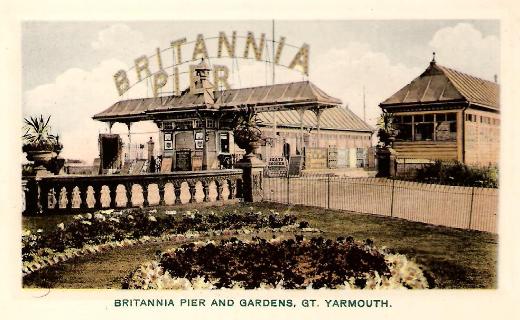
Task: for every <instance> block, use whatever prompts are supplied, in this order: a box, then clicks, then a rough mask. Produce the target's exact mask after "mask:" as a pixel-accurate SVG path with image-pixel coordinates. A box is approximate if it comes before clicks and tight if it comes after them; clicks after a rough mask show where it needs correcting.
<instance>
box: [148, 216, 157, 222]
mask: <svg viewBox="0 0 520 320" xmlns="http://www.w3.org/2000/svg"><path fill="white" fill-rule="evenodd" d="M148 221H152V222H157V219H156V218H155V217H154V216H148Z"/></svg>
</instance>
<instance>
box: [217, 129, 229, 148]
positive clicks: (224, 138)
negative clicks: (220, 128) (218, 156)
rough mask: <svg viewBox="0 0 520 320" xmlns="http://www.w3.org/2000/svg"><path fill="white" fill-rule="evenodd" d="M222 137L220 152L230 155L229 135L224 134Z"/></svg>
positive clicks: (221, 134)
mask: <svg viewBox="0 0 520 320" xmlns="http://www.w3.org/2000/svg"><path fill="white" fill-rule="evenodd" d="M219 137H220V152H222V153H229V133H228V132H222V133H220V135H219Z"/></svg>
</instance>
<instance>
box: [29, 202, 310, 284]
mask: <svg viewBox="0 0 520 320" xmlns="http://www.w3.org/2000/svg"><path fill="white" fill-rule="evenodd" d="M156 213H157V211H156V210H150V211H143V210H139V209H132V210H122V211H114V210H102V211H98V212H96V213H94V214H90V213H87V214H84V215H76V216H75V217H74V221H73V222H72V223H69V224H67V225H65V224H64V223H60V224H58V225H57V228H56V229H55V230H52V231H50V232H43V230H41V229H40V230H37V231H36V232H32V231H29V230H26V231H24V234H23V236H22V261H23V272H24V274H28V273H31V272H33V271H35V270H39V269H41V268H42V267H44V266H47V265H52V264H55V263H58V262H61V261H65V260H67V259H70V258H72V257H75V256H78V255H82V254H88V253H95V252H99V251H103V250H106V249H110V248H115V247H120V246H126V245H132V244H135V243H143V242H148V241H159V240H172V239H176V240H179V241H182V240H185V239H186V238H193V237H199V236H201V235H203V236H219V235H233V234H248V233H251V232H253V231H259V230H266V231H267V230H268V231H275V232H276V231H290V230H296V229H298V230H301V231H315V230H313V229H310V228H308V223H307V222H305V221H301V222H298V223H297V222H296V218H295V217H294V216H293V215H287V214H278V213H276V212H271V213H269V214H263V213H261V212H249V213H245V214H237V213H226V214H224V215H222V216H217V215H215V214H213V213H209V214H201V213H200V212H199V211H197V210H193V211H186V212H185V213H184V214H182V215H181V214H177V212H175V211H166V212H165V214H164V215H158V214H156Z"/></svg>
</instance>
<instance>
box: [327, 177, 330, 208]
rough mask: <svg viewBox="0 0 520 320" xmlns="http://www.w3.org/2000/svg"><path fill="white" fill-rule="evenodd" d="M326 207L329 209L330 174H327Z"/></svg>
mask: <svg viewBox="0 0 520 320" xmlns="http://www.w3.org/2000/svg"><path fill="white" fill-rule="evenodd" d="M327 209H330V175H327Z"/></svg>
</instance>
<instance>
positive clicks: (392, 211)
mask: <svg viewBox="0 0 520 320" xmlns="http://www.w3.org/2000/svg"><path fill="white" fill-rule="evenodd" d="M394 190H395V179H392V196H391V197H390V217H393V216H394Z"/></svg>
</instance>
